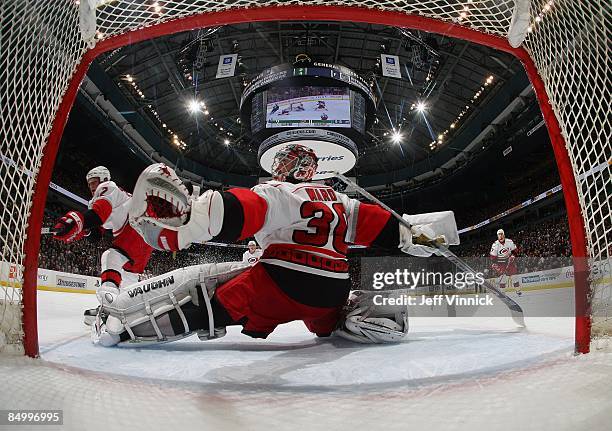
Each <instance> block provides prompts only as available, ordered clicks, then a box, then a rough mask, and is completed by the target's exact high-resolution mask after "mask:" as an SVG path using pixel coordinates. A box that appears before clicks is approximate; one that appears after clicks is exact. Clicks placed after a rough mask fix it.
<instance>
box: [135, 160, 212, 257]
mask: <svg viewBox="0 0 612 431" xmlns="http://www.w3.org/2000/svg"><path fill="white" fill-rule="evenodd" d="M223 209H224V208H223V197H222V196H221V194H220V193H219V192H216V191H212V190H207V191H206V192H204V194H202V195H201V196H190V195H189V193H188V191H187V188H186V187H185V185H184V184H183V182H182V181H181V180H180V178H179V177H178V176H177V175H176V173H175V172H174V170H173V169H172V168H170V167H168V166H166V165H165V164H163V163H157V164H154V165H151V166H149V167H148V168H146V169H145V170H144V171H143V172H142V174H140V177H138V181H137V182H136V186H135V187H134V194H133V196H132V200H131V203H130V208H129V216H130V224H131V225H132V227H133V228H134V229H135V230H136V231H137V232H138V233H140V235H141V236H142V237H143V239H144V240H145V242H146V243H147V244H149V245H150V246H151V247H153V248H156V249H158V250H166V251H176V250H182V249H184V248H187V247H189V245H191V243H193V242H206V241H209V240H211V239H212V238H213V237H214V236H216V235H218V234H219V232H220V231H221V228H222V226H223V213H224V211H223ZM185 221H187V222H186V223H185Z"/></svg>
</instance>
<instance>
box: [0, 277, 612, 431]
mask: <svg viewBox="0 0 612 431" xmlns="http://www.w3.org/2000/svg"><path fill="white" fill-rule="evenodd" d="M555 290H556V292H554V291H546V292H543V291H534V292H527V293H525V294H524V296H523V297H522V298H520V299H519V302H520V303H521V305H522V306H523V307H524V308H525V310H526V314H527V315H529V310H530V308H533V307H534V306H535V305H537V303H538V301H544V300H545V301H550V296H551V295H554V296H556V298H557V300H558V301H561V302H563V301H571V296H572V291H571V289H555ZM551 292H552V293H551ZM38 295H39V332H40V342H41V348H40V351H41V356H42V359H43V360H32V359H27V358H2V359H0V387H1V388H2V390H1V391H0V409H11V408H19V409H27V408H39V409H63V410H64V425H63V426H61V427H53V426H47V427H45V429H71V430H72V429H74V430H98V429H99V430H115V429H122V430H123V429H126V430H127V429H129V430H139V429H143V430H144V429H146V430H153V429H155V430H158V429H170V428H174V429H179V427H180V429H181V430H191V429H194V430H209V429H210V430H222V429H236V430H238V429H240V430H284V429H291V430H313V429H317V430H318V429H321V430H335V429H338V430H344V429H350V430H352V429H371V430H379V429H384V430H389V429H391V430H396V429H397V430H409V429H414V428H415V427H419V429H420V428H424V427H427V429H429V430H438V429H439V430H447V429H461V430H479V429H486V430H498V429H513V430H517V429H530V430H532V429H537V430H540V429H542V430H563V429H572V430H576V429H585V430H586V429H588V430H599V429H601V430H609V429H612V428H611V425H610V424H612V349H611V348H610V347H608V348H606V349H603V350H600V351H595V352H593V353H592V354H590V355H585V356H574V355H573V354H572V352H573V319H572V318H543V317H540V318H531V319H529V318H528V319H527V324H528V329H526V330H518V329H517V328H516V327H515V326H514V324H513V322H512V320H511V319H510V318H504V317H499V318H490V317H488V318H484V317H476V318H413V319H411V322H410V324H411V329H410V335H409V337H408V339H407V340H406V341H405V342H403V343H400V344H395V345H370V346H362V345H356V344H353V343H350V342H348V341H344V340H337V339H327V340H325V339H317V338H316V337H314V336H313V335H311V334H310V333H308V332H307V330H306V329H305V327H304V326H303V324H302V323H299V322H295V323H291V324H288V325H284V326H281V327H279V328H278V329H277V331H275V333H274V334H272V335H271V336H270V337H269V338H268V339H267V340H254V339H251V338H248V337H246V336H244V335H242V334H240V332H239V329H237V328H230V330H229V331H228V335H227V336H226V337H224V338H221V339H219V340H216V341H207V342H202V341H199V340H198V339H197V337H191V338H187V339H184V340H182V341H180V342H176V343H169V344H165V345H161V346H157V347H149V348H137V349H134V348H120V347H116V348H110V349H105V348H102V347H98V346H94V345H92V344H91V342H90V339H89V334H88V331H87V330H86V329H85V327H84V325H83V324H82V313H83V310H84V309H85V308H88V307H93V306H95V305H96V304H95V302H96V300H95V298H94V297H93V296H92V295H79V294H67V293H55V292H42V291H41V292H39V294H38ZM0 429H13V428H2V426H1V425H0ZM19 429H27V427H26V428H22V427H20V428H19Z"/></svg>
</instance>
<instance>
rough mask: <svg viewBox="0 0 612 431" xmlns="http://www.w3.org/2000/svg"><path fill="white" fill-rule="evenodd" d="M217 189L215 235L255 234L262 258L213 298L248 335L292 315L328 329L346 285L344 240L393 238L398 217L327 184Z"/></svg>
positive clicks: (381, 242) (386, 241)
mask: <svg viewBox="0 0 612 431" xmlns="http://www.w3.org/2000/svg"><path fill="white" fill-rule="evenodd" d="M222 195H223V204H224V217H223V227H222V229H221V232H220V233H219V234H218V235H217V236H216V237H215V240H221V241H236V240H238V239H243V238H248V237H251V236H255V238H256V239H257V242H258V243H259V244H260V245H261V247H262V249H263V256H262V257H261V259H260V261H259V262H258V263H257V264H256V265H255V266H253V267H252V268H251V269H249V270H248V271H246V272H244V273H243V274H241V275H239V276H238V277H236V278H235V279H233V280H231V281H229V282H227V283H225V284H224V285H222V286H220V287H219V288H218V289H217V291H216V295H215V297H216V300H218V301H219V303H220V304H221V305H222V306H223V307H224V308H225V309H226V310H227V311H228V313H229V315H230V316H231V318H232V320H234V321H236V322H241V323H242V324H243V327H244V329H243V332H244V333H245V334H248V335H251V336H254V337H262V338H265V337H266V336H267V335H268V334H269V333H270V332H272V331H273V330H274V328H275V327H276V326H277V325H279V324H281V323H285V322H289V321H292V320H303V321H304V323H305V324H306V326H307V327H308V329H309V330H310V331H312V332H314V333H316V334H318V335H328V334H330V333H331V332H332V331H333V329H334V328H335V326H336V324H337V321H338V319H339V316H340V313H341V310H342V307H343V306H344V305H345V304H346V300H347V298H348V294H349V292H350V288H351V286H350V282H349V268H348V263H347V260H346V254H347V251H348V245H349V244H359V245H363V246H371V245H378V246H382V247H385V248H396V247H397V245H398V243H399V226H398V222H397V220H395V219H394V218H393V217H391V216H390V214H389V213H388V212H387V211H385V210H384V209H382V208H380V207H379V206H376V205H368V204H364V203H360V202H359V201H357V200H355V199H350V198H348V197H347V196H346V195H344V194H341V193H337V192H335V191H334V190H333V189H332V188H331V187H328V186H323V185H319V184H311V183H300V184H292V183H287V182H278V181H270V182H267V183H264V184H261V185H258V186H256V187H254V188H253V189H251V190H246V189H230V190H229V191H227V192H224V193H223V194H222Z"/></svg>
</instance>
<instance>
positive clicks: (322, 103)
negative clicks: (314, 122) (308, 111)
mask: <svg viewBox="0 0 612 431" xmlns="http://www.w3.org/2000/svg"><path fill="white" fill-rule="evenodd" d="M319 110H325V111H327V107H326V106H325V100H317V106H315V111H319Z"/></svg>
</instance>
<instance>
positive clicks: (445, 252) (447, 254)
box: [334, 172, 525, 327]
mask: <svg viewBox="0 0 612 431" xmlns="http://www.w3.org/2000/svg"><path fill="white" fill-rule="evenodd" d="M334 176H335V177H336V178H338V179H339V180H341V181H342V182H344V183H345V184H347V185H349V186H352V187H354V188H355V190H356V191H358V192H359V193H360V194H361V195H363V197H365V198H366V199H369V200H371V201H372V202H374V203H376V204H377V205H379V206H380V207H381V208H383V209H385V210H387V211H389V213H391V215H392V216H393V217H395V218H396V219H397V220H398V221H399V222H400V223H402V224H403V225H404V226H406V227H407V228H408V229H410V228H411V226H410V223H408V221H406V220H404V218H403V217H402V216H401V215H399V214H398V213H397V212H395V211H394V210H393V209H391V208H390V207H389V206H387V205H385V204H384V203H382V202H381V201H380V200H379V199H378V198H376V197H374V196H373V195H372V194H371V193H369V192H368V191H367V190H365V189H363V188H362V187H360V186H358V185H357V184H356V183H355V182H353V181H352V180H351V179H349V178H347V177H345V176H344V175H342V174H341V173H339V172H336V173H334ZM429 245H430V246H431V247H433V248H436V249H438V251H439V252H440V255H441V256H442V257H444V258H446V260H448V261H449V262H451V263H452V264H454V265H455V266H457V267H458V268H459V269H461V270H462V271H464V272H468V273H472V274H475V273H476V271H474V270H473V269H472V268H471V267H470V266H469V265H468V264H467V263H466V262H464V261H463V260H462V259H461V258H460V257H458V256H457V255H456V254H455V253H453V252H452V251H450V250H449V249H448V247H446V246H444V245H442V244H440V243H438V242H437V241H435V240H434V241H431V242H430V243H429ZM484 285H485V287H486V288H487V289H488V290H490V291H491V292H493V294H494V295H495V296H497V297H498V298H499V299H500V300H501V301H502V302H503V303H504V304H505V305H506V307H508V308H509V309H510V313H511V315H512V319H513V320H514V321H515V322H516V324H517V325H518V326H521V327H525V317H524V314H523V309H522V308H521V306H520V305H518V304H517V303H516V301H514V300H513V299H512V298H510V297H509V296H508V295H506V294H505V293H504V292H502V291H501V290H500V289H499V288H497V287H495V286H493V284H492V283H489V282H488V281H486V280H484Z"/></svg>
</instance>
